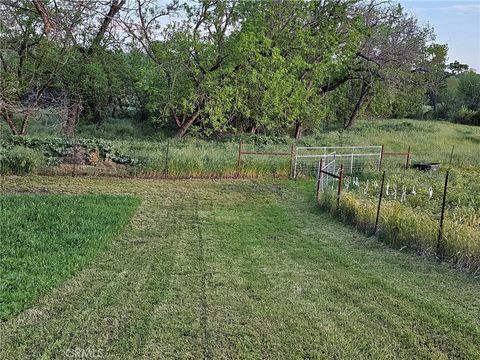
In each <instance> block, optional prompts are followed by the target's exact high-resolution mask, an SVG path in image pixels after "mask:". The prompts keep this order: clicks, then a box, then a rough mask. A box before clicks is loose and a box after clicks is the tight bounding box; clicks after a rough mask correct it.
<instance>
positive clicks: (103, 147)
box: [1, 136, 137, 165]
mask: <svg viewBox="0 0 480 360" xmlns="http://www.w3.org/2000/svg"><path fill="white" fill-rule="evenodd" d="M1 143H2V147H4V148H6V149H9V148H14V149H23V150H18V151H25V152H32V151H33V150H30V149H34V150H37V153H38V152H41V153H43V155H44V156H45V157H47V158H48V163H49V164H57V163H58V162H59V161H60V160H61V158H63V157H65V156H68V155H71V154H72V153H73V148H74V146H81V147H83V148H84V149H85V150H86V152H92V151H96V150H98V152H99V154H100V158H101V159H102V160H106V159H109V160H112V161H113V162H116V163H118V164H128V165H133V164H136V162H137V160H136V159H135V158H133V157H130V156H128V155H124V154H121V153H119V152H117V151H115V149H114V147H113V145H112V143H111V142H109V141H106V140H103V139H76V138H75V139H74V138H37V137H27V136H10V137H7V138H6V139H3V140H2V141H1Z"/></svg>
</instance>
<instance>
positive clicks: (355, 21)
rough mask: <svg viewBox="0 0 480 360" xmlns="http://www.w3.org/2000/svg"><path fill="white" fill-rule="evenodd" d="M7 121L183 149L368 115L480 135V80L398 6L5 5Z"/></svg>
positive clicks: (69, 1)
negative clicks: (123, 122)
mask: <svg viewBox="0 0 480 360" xmlns="http://www.w3.org/2000/svg"><path fill="white" fill-rule="evenodd" d="M0 12H1V14H2V16H1V18H0V30H1V31H0V79H1V82H0V116H1V117H2V122H4V124H5V123H6V124H7V125H8V127H9V129H10V131H11V132H12V133H13V134H26V133H27V132H28V127H29V123H30V122H31V121H35V119H36V118H37V115H38V113H39V112H40V111H41V108H45V107H48V108H50V109H53V110H54V111H55V113H56V114H57V116H58V119H59V123H60V124H59V125H60V126H62V128H63V129H64V131H65V132H66V133H67V134H73V133H74V131H75V128H76V125H77V124H78V121H79V120H80V119H82V121H87V122H93V123H95V124H97V125H101V124H102V122H103V121H104V120H105V119H106V118H108V117H120V116H138V117H139V118H140V119H142V120H143V121H148V122H150V123H152V124H154V125H155V126H156V127H157V128H164V129H169V130H171V131H173V132H175V134H176V136H177V137H182V136H184V135H185V134H186V133H188V132H196V133H201V134H204V135H207V136H208V135H212V134H222V133H236V132H252V133H269V134H292V135H293V136H295V137H297V138H298V137H300V136H301V135H302V133H305V132H308V131H312V130H315V129H316V128H319V127H321V126H322V125H324V124H325V123H328V124H332V123H338V124H341V125H343V126H344V127H345V128H348V127H351V126H352V125H353V124H354V123H355V120H356V119H357V118H358V117H359V116H375V117H380V116H381V117H421V118H434V117H435V118H448V119H452V120H455V121H458V122H462V123H466V124H476V125H478V124H480V121H479V117H480V112H479V110H480V75H478V74H476V73H474V72H472V71H469V69H468V66H466V65H464V64H460V63H458V62H454V63H451V64H447V62H446V59H447V50H448V49H447V45H440V44H435V43H434V42H433V39H434V33H433V30H432V29H431V28H429V27H427V26H424V25H420V24H419V23H418V22H417V20H416V18H415V17H413V16H411V15H409V14H407V13H405V12H404V10H403V9H402V7H401V6H400V5H399V4H397V3H395V2H388V1H387V2H385V1H376V0H372V1H355V0H353V1H328V0H326V1H287V0H285V1H282V0H279V1H273V0H268V1H267V0H265V1H240V0H203V1H180V0H173V1H171V2H168V3H166V2H165V1H159V0H140V1H133V0H111V1H100V0H57V1H47V0H45V1H41V0H32V1H27V0H20V1H10V0H0Z"/></svg>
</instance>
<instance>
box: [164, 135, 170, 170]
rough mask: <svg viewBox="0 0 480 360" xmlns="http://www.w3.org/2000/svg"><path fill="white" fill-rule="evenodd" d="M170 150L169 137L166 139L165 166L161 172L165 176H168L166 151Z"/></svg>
mask: <svg viewBox="0 0 480 360" xmlns="http://www.w3.org/2000/svg"><path fill="white" fill-rule="evenodd" d="M169 150H170V139H167V151H166V153H165V168H164V169H163V174H164V175H165V177H167V176H168V153H169Z"/></svg>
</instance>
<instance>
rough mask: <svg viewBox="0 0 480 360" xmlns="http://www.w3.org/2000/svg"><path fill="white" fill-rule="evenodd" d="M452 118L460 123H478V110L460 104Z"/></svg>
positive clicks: (479, 118)
mask: <svg viewBox="0 0 480 360" xmlns="http://www.w3.org/2000/svg"><path fill="white" fill-rule="evenodd" d="M453 120H454V121H455V122H458V123H460V124H468V125H480V122H479V120H480V110H478V111H475V110H470V109H469V108H468V107H467V106H466V105H462V106H461V107H460V109H458V110H457V111H456V112H455V114H454V115H453Z"/></svg>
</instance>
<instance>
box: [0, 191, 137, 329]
mask: <svg viewBox="0 0 480 360" xmlns="http://www.w3.org/2000/svg"><path fill="white" fill-rule="evenodd" d="M137 205H138V200H137V199H135V198H132V197H128V198H127V197H119V196H93V195H80V196H67V195H8V196H0V239H2V240H1V241H0V254H1V260H0V320H1V319H7V318H8V317H10V316H12V315H13V314H16V313H18V312H20V311H21V310H22V309H23V308H25V307H26V306H28V304H29V303H30V302H31V301H32V300H33V299H34V298H35V297H37V296H38V295H40V294H42V293H43V292H45V291H46V290H48V289H49V288H51V287H53V286H55V285H57V284H59V283H61V282H62V281H63V280H65V279H66V278H67V277H68V276H70V275H72V274H74V273H75V271H77V270H78V269H80V268H81V267H82V266H83V265H84V264H86V263H87V262H88V261H89V260H90V259H92V258H93V257H94V256H95V255H96V254H97V253H98V251H99V250H100V249H101V248H102V247H103V246H104V244H105V242H106V241H107V240H109V239H110V238H112V237H113V236H114V235H115V234H116V233H118V231H119V230H120V228H121V227H122V226H123V225H125V224H126V222H127V221H128V219H129V218H130V216H131V215H132V213H133V211H134V210H135V208H136V207H137Z"/></svg>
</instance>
